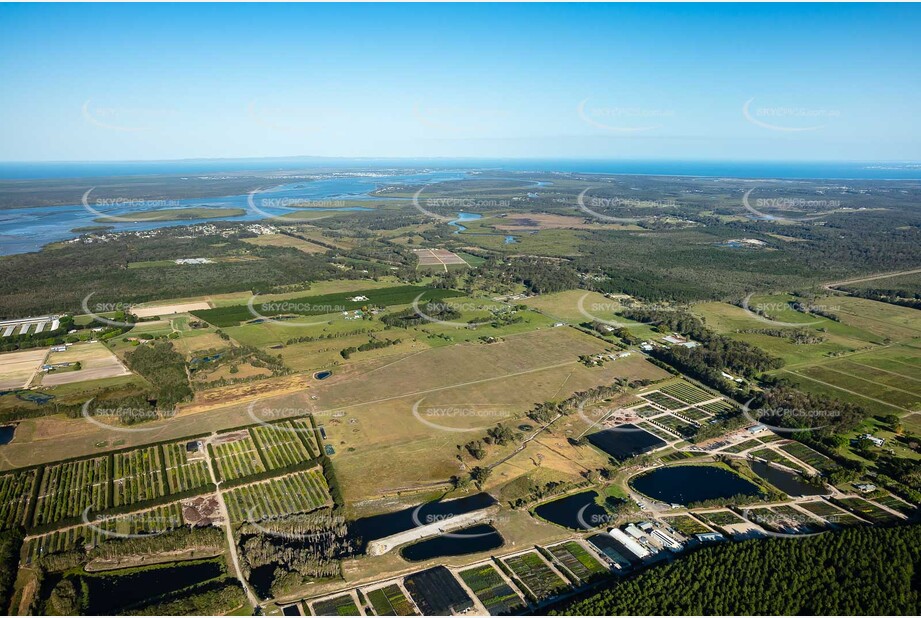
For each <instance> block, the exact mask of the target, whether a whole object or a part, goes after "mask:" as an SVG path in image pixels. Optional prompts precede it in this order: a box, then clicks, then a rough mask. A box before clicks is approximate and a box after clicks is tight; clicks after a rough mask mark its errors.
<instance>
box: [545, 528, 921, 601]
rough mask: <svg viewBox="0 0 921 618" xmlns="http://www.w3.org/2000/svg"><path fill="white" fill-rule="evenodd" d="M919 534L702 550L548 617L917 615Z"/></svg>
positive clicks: (884, 531) (891, 532)
mask: <svg viewBox="0 0 921 618" xmlns="http://www.w3.org/2000/svg"><path fill="white" fill-rule="evenodd" d="M919 568H921V526H918V525H913V526H904V527H898V528H851V529H847V530H842V531H839V532H831V533H827V534H822V535H819V536H815V537H809V538H798V539H757V540H749V541H742V542H739V543H725V544H720V545H716V546H709V547H704V548H702V549H700V550H698V551H695V552H694V553H692V554H690V555H688V556H684V557H681V558H679V559H677V560H675V561H674V562H672V563H670V564H665V565H661V566H657V567H654V568H651V569H649V570H648V571H645V572H642V573H640V574H639V575H637V576H636V577H633V578H631V579H628V580H626V581H620V582H613V583H611V584H610V585H609V586H608V587H607V588H606V589H604V590H602V591H600V592H597V593H594V594H589V595H587V596H583V597H581V598H579V599H577V600H574V601H567V602H564V603H561V604H559V605H557V606H556V607H555V608H554V609H553V610H552V611H551V612H550V614H551V615H567V614H568V615H585V616H618V615H627V616H630V615H633V616H642V615H663V614H673V615H713V614H717V615H719V614H723V615H753V614H754V615H770V614H774V615H832V616H834V615H869V616H872V615H883V616H886V615H910V616H911V615H918V614H919V613H921V600H919Z"/></svg>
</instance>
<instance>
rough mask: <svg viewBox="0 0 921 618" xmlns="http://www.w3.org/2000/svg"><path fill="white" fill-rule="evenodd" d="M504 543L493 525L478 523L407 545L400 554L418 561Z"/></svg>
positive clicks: (475, 551)
mask: <svg viewBox="0 0 921 618" xmlns="http://www.w3.org/2000/svg"><path fill="white" fill-rule="evenodd" d="M504 543H505V541H504V540H503V539H502V535H501V534H499V531H498V530H496V529H495V528H493V527H492V526H491V525H489V524H477V525H475V526H470V527H467V528H461V529H460V530H452V531H451V532H449V533H447V534H442V535H440V536H436V537H432V538H430V539H426V540H424V541H419V542H418V543H413V544H412V545H407V546H406V547H404V548H403V549H401V550H400V555H401V556H403V557H404V558H405V559H406V560H410V561H412V562H418V561H420V560H431V559H432V558H446V557H448V556H463V555H466V554H475V553H477V552H481V551H489V550H492V549H497V548H499V547H502V545H503V544H504Z"/></svg>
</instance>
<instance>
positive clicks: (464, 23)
mask: <svg viewBox="0 0 921 618" xmlns="http://www.w3.org/2000/svg"><path fill="white" fill-rule="evenodd" d="M919 32H921V7H919V6H916V5H853V4H850V5H790V4H782V5H781V4H776V5H751V4H747V5H725V4H722V5H616V4H615V5H556V4H554V5H548V4H535V5H417V4H411V5H288V4H285V5H264V4H261V5H239V4H238V5H188V4H172V5H111V4H110V5H10V4H6V5H0V84H2V88H0V160H5V161H24V160H36V161H38V160H46V161H47V160H134V159H175V158H198V157H209V158H210V157H261V156H297V155H315V156H343V157H360V156H381V157H436V156H452V157H458V156H461V157H463V156H469V157H543V158H612V159H624V158H642V159H649V158H662V159H722V160H865V161H867V160H902V161H905V160H912V161H918V160H921V121H919V120H918V109H919V101H921V71H919V70H918V66H919V62H921V53H919V52H921V37H919V36H918V33H919ZM746 104H747V105H746Z"/></svg>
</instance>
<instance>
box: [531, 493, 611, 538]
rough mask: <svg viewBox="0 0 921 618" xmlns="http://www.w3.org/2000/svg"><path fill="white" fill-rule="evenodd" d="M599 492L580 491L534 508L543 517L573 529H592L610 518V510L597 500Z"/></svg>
mask: <svg viewBox="0 0 921 618" xmlns="http://www.w3.org/2000/svg"><path fill="white" fill-rule="evenodd" d="M596 498H598V492H596V491H593V490H588V491H583V492H579V493H577V494H573V495H571V496H566V497H565V498H560V499H559V500H554V501H552V502H545V503H544V504H541V505H539V506H538V507H536V508H535V509H534V513H535V514H536V515H537V516H538V517H540V518H541V519H546V520H547V521H550V522H553V523H555V524H557V525H559V526H563V527H565V528H569V529H571V530H592V529H593V528H597V527H598V526H602V525H604V524H606V523H608V521H609V520H610V516H609V515H608V512H607V511H606V510H604V508H602V507H601V506H599V505H598V503H597V502H595V499H596Z"/></svg>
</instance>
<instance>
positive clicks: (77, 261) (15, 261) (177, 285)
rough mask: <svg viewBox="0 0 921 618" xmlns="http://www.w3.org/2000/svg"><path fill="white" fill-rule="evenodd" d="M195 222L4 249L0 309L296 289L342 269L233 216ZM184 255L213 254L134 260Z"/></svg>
mask: <svg viewBox="0 0 921 618" xmlns="http://www.w3.org/2000/svg"><path fill="white" fill-rule="evenodd" d="M212 228H213V229H212ZM196 229H198V228H194V227H177V228H163V229H161V230H158V231H157V232H156V233H147V234H150V236H148V237H135V236H131V235H120V236H118V237H117V238H115V239H112V240H108V241H104V242H94V243H91V244H83V243H81V242H75V243H70V244H66V245H63V246H60V247H58V248H56V249H54V250H46V251H41V252H37V253H21V254H17V255H8V256H4V257H2V258H0V317H2V318H19V317H24V316H28V315H41V314H45V313H55V312H57V313H60V312H65V311H70V312H76V313H84V311H82V309H81V303H82V301H83V299H85V298H86V297H87V296H88V295H90V294H93V296H92V297H91V299H90V301H89V304H90V307H89V308H90V309H91V310H96V309H95V308H94V307H95V306H96V305H98V304H102V305H103V306H105V305H113V306H115V305H118V306H124V305H130V304H134V303H141V302H145V301H150V300H154V299H159V298H177V297H189V296H197V295H203V294H220V293H225V292H238V291H242V290H252V291H253V292H257V293H260V292H261V293H264V292H268V291H275V290H281V289H301V288H304V287H305V282H307V281H318V280H322V279H333V278H337V277H341V276H342V271H341V270H339V269H337V268H335V267H334V266H332V265H331V264H330V263H329V260H328V258H327V257H326V256H325V255H323V254H313V255H311V254H307V253H304V252H303V251H298V250H297V249H291V248H283V247H268V246H266V247H260V246H254V245H251V244H249V243H245V242H243V240H242V239H243V238H245V237H247V236H253V234H251V233H249V232H245V231H243V230H240V229H239V228H236V227H234V226H233V225H232V224H220V223H215V224H212V225H209V226H207V229H205V230H202V231H199V232H198V233H197V234H196V233H194V230H196ZM214 230H217V231H214ZM222 231H224V232H226V234H222V233H221V232H222ZM190 232H191V233H190ZM190 257H202V258H209V259H212V260H214V262H213V263H210V264H196V265H192V266H189V265H184V266H183V265H175V264H163V265H158V266H157V267H155V268H153V267H151V268H147V267H143V266H140V267H139V265H142V264H143V263H145V262H160V261H163V260H168V261H171V260H176V259H180V258H190ZM286 286H287V287H286ZM290 286H299V287H293V288H291V287H290ZM52 290H53V292H54V293H49V291H52ZM101 311H106V309H102V310H101Z"/></svg>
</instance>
